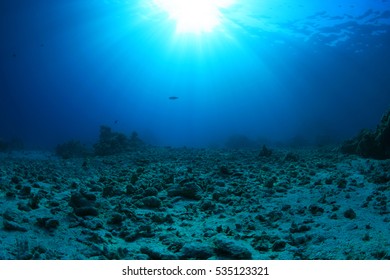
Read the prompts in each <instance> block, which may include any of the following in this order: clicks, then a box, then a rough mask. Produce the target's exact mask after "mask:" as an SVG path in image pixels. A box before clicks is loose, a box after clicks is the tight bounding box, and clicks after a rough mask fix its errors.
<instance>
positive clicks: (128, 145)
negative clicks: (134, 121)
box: [93, 125, 144, 156]
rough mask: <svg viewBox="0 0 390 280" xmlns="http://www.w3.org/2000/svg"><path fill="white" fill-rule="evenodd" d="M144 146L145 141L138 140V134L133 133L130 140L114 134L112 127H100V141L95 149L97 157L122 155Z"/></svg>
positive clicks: (118, 133) (120, 134)
mask: <svg viewBox="0 0 390 280" xmlns="http://www.w3.org/2000/svg"><path fill="white" fill-rule="evenodd" d="M143 145H144V143H143V141H142V140H141V139H139V138H138V134H137V133H136V132H133V133H132V134H131V136H130V138H128V137H127V136H126V135H125V134H123V133H120V132H113V131H112V130H111V128H110V127H108V126H104V125H102V126H101V127H100V136H99V141H98V142H97V143H96V144H95V145H94V146H93V148H94V151H95V154H96V155H98V156H107V155H114V154H120V153H123V152H126V151H129V150H131V149H134V148H139V147H141V146H143Z"/></svg>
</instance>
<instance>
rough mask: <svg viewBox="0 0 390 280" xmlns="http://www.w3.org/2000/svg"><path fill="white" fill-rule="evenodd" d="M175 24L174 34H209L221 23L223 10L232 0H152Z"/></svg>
mask: <svg viewBox="0 0 390 280" xmlns="http://www.w3.org/2000/svg"><path fill="white" fill-rule="evenodd" d="M153 1H154V3H155V5H157V7H159V8H160V9H162V10H163V11H165V12H166V13H168V15H169V18H170V19H172V20H174V21H175V22H176V33H178V34H183V33H195V34H199V33H204V32H211V31H213V30H214V28H215V27H217V26H218V25H220V24H221V23H222V16H223V15H222V11H221V9H223V8H228V7H229V6H231V5H232V4H233V2H234V0H153Z"/></svg>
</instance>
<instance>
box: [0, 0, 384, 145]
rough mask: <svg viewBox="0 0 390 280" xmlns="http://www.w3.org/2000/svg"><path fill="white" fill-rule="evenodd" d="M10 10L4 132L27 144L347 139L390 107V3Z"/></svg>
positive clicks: (5, 5) (0, 131) (55, 5)
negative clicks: (120, 135)
mask: <svg viewBox="0 0 390 280" xmlns="http://www.w3.org/2000/svg"><path fill="white" fill-rule="evenodd" d="M0 14H1V21H0V35H1V42H2V43H1V44H0V59H1V64H0V118H1V121H0V136H1V137H2V138H3V139H6V140H9V139H11V138H18V139H21V140H22V141H23V142H24V143H25V145H26V146H31V147H38V148H48V149H50V148H53V147H55V145H57V144H58V143H61V142H63V141H67V140H69V139H78V140H80V141H81V142H83V143H86V144H91V143H94V142H95V141H96V139H97V137H98V132H99V126H100V125H107V126H110V127H112V129H113V130H115V131H121V132H124V133H126V134H130V133H131V131H137V132H138V133H139V135H140V137H141V138H142V139H144V140H145V141H146V142H148V143H150V144H153V145H171V146H190V147H191V146H194V147H204V146H209V145H217V146H220V145H223V144H224V142H225V141H226V139H227V138H228V137H230V136H231V135H245V136H246V137H248V138H251V139H254V140H256V139H267V140H270V141H281V142H285V141H289V139H292V138H294V137H297V136H299V137H303V138H305V139H308V140H309V141H312V140H313V139H317V138H318V137H319V136H320V137H327V138H329V139H331V140H332V141H339V140H344V139H346V138H348V137H351V136H352V135H355V134H356V133H357V132H358V131H359V130H360V129H362V128H374V127H375V126H376V124H377V123H378V122H379V120H380V118H381V116H382V114H383V113H384V112H385V111H386V110H387V109H388V108H389V104H390V79H389V78H388V77H389V76H390V75H389V73H390V63H389V62H390V57H389V51H388V50H389V48H390V34H389V24H390V2H388V1H386V0H370V1H368V0H367V1H366V0H362V1H350V0H343V1H319V0H313V1H300V0H294V1H293V0H273V1H270V0H268V1H267V0H263V1H260V0H245V1H244V0H209V1H207V0H198V1H195V0H181V1H180V0H144V1H139V0H132V1H125V0H123V1H121V0H101V1H84V0H77V1H76V0H67V1H54V2H53V1H45V0H38V1H23V0H15V1H2V3H1V4H0ZM170 97H176V98H170Z"/></svg>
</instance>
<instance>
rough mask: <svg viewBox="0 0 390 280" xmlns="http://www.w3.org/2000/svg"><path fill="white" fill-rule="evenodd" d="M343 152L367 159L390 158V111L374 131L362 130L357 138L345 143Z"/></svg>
mask: <svg viewBox="0 0 390 280" xmlns="http://www.w3.org/2000/svg"><path fill="white" fill-rule="evenodd" d="M341 151H342V152H343V153H346V154H356V155H359V156H362V157H366V158H375V159H388V158H390V110H389V111H388V112H387V113H386V114H384V115H383V117H382V120H381V122H380V123H379V125H378V126H377V128H376V129H375V130H374V131H371V130H368V129H365V130H362V131H361V132H360V133H359V134H358V135H357V136H356V137H355V138H353V139H350V140H347V141H345V142H344V143H343V145H342V146H341Z"/></svg>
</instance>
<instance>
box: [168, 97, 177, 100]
mask: <svg viewBox="0 0 390 280" xmlns="http://www.w3.org/2000/svg"><path fill="white" fill-rule="evenodd" d="M169 99H170V100H176V99H179V97H177V96H169Z"/></svg>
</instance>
